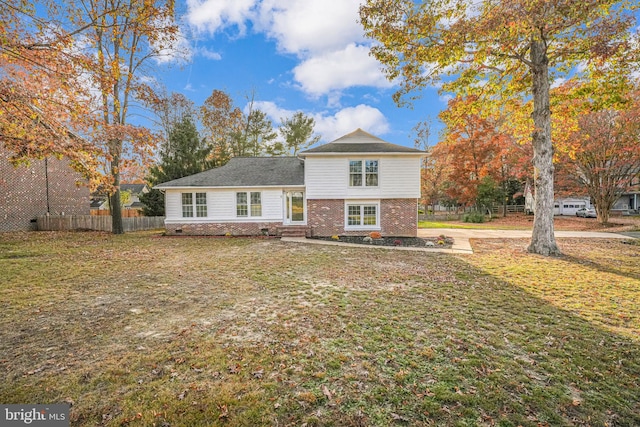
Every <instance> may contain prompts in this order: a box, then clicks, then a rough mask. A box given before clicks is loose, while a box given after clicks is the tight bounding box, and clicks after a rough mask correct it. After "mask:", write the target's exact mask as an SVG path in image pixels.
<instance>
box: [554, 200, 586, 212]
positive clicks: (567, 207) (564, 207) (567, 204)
mask: <svg viewBox="0 0 640 427" xmlns="http://www.w3.org/2000/svg"><path fill="white" fill-rule="evenodd" d="M589 200H590V199H589V197H567V198H563V199H556V200H555V202H554V205H553V214H554V215H570V216H575V215H576V212H577V211H578V209H582V208H590V207H591V204H590V203H589Z"/></svg>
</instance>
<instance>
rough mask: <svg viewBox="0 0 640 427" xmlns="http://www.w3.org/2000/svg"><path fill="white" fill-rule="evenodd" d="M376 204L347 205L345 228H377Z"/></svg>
mask: <svg viewBox="0 0 640 427" xmlns="http://www.w3.org/2000/svg"><path fill="white" fill-rule="evenodd" d="M378 208H379V206H378V205H377V204H369V203H366V204H347V209H346V210H347V218H346V226H347V228H378V227H379V219H378Z"/></svg>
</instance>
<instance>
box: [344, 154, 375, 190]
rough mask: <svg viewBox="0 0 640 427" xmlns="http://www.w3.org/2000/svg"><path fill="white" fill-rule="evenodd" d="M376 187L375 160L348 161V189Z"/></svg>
mask: <svg viewBox="0 0 640 427" xmlns="http://www.w3.org/2000/svg"><path fill="white" fill-rule="evenodd" d="M363 186H364V187H377V186H378V161H377V160H350V161H349V187H363Z"/></svg>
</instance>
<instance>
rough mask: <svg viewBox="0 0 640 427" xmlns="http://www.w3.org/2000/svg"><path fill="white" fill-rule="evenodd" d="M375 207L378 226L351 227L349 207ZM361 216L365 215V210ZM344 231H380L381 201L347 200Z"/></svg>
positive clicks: (345, 203)
mask: <svg viewBox="0 0 640 427" xmlns="http://www.w3.org/2000/svg"><path fill="white" fill-rule="evenodd" d="M354 205H357V206H362V207H364V206H375V207H376V225H349V206H354ZM360 215H364V209H362V210H361V212H360ZM344 229H345V231H354V230H355V231H359V230H368V231H380V230H382V227H381V225H380V200H345V202H344Z"/></svg>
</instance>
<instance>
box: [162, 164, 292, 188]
mask: <svg viewBox="0 0 640 427" xmlns="http://www.w3.org/2000/svg"><path fill="white" fill-rule="evenodd" d="M280 185H304V166H303V162H302V160H300V159H298V158H297V157H234V158H232V159H231V160H229V163H227V164H226V165H224V166H221V167H219V168H214V169H209V170H208V171H204V172H200V173H197V174H195V175H191V176H185V177H184V178H180V179H176V180H173V181H169V182H165V183H163V184H159V185H156V186H155V188H158V189H165V188H172V187H262V186H280Z"/></svg>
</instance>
